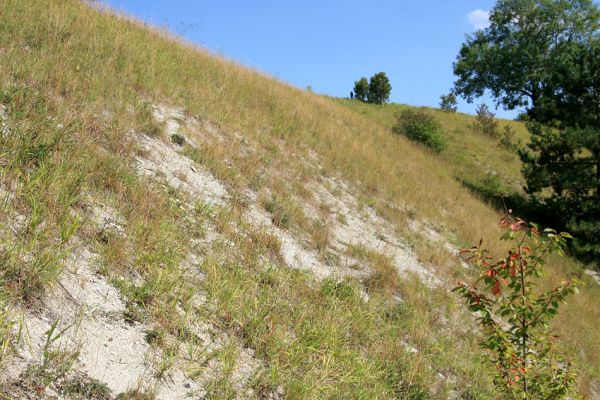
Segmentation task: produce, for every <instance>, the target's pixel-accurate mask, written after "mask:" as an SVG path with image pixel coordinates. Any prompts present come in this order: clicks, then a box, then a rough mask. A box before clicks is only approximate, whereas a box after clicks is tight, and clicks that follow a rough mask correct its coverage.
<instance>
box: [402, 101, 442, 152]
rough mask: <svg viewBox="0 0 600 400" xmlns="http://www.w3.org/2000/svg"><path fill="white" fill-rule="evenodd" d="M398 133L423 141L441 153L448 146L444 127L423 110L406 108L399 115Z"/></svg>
mask: <svg viewBox="0 0 600 400" xmlns="http://www.w3.org/2000/svg"><path fill="white" fill-rule="evenodd" d="M394 130H395V131H396V132H397V133H400V134H403V135H406V137H408V138H409V139H411V140H414V141H416V142H419V143H422V144H424V145H425V146H427V147H429V148H430V149H432V150H433V151H435V152H437V153H439V152H441V151H442V150H444V149H445V148H446V140H445V139H444V137H443V136H442V128H441V126H440V124H439V123H438V122H437V121H436V120H435V118H434V117H433V116H432V115H430V114H428V113H427V112H426V111H423V110H414V109H406V110H403V111H402V112H400V114H399V115H398V119H397V123H396V126H395V128H394Z"/></svg>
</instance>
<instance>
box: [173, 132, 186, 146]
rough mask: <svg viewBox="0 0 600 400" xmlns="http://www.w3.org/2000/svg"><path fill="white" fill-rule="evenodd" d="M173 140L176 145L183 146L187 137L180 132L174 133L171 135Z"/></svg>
mask: <svg viewBox="0 0 600 400" xmlns="http://www.w3.org/2000/svg"><path fill="white" fill-rule="evenodd" d="M171 142H173V143H175V144H176V145H179V146H183V145H184V144H185V137H183V135H181V134H179V133H174V134H172V135H171Z"/></svg>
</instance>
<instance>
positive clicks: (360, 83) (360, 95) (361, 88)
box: [354, 77, 369, 101]
mask: <svg viewBox="0 0 600 400" xmlns="http://www.w3.org/2000/svg"><path fill="white" fill-rule="evenodd" d="M368 95H369V81H368V80H367V78H365V77H362V78H360V79H359V80H357V81H356V82H354V98H355V99H358V100H360V101H367V96H368Z"/></svg>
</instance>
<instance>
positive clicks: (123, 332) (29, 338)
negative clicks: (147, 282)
mask: <svg viewBox="0 0 600 400" xmlns="http://www.w3.org/2000/svg"><path fill="white" fill-rule="evenodd" d="M95 259H96V255H95V254H93V253H91V252H89V251H88V250H86V249H82V250H80V252H79V253H78V254H77V255H76V256H75V257H74V258H73V259H72V260H71V262H70V263H69V264H68V265H67V268H66V270H65V271H64V272H63V274H62V276H61V278H60V281H59V285H58V287H56V288H55V290H52V291H51V292H50V293H49V294H48V295H47V297H46V299H44V302H43V304H44V308H43V309H42V310H41V311H40V312H39V313H33V312H31V311H26V312H24V314H23V332H24V338H23V339H24V340H22V342H21V344H20V346H19V348H18V349H17V355H16V357H13V358H12V359H11V360H9V368H7V371H8V375H7V376H5V377H4V380H8V381H11V380H13V381H14V380H16V379H18V378H19V376H20V375H21V374H22V373H23V372H24V371H25V370H26V368H27V367H29V366H31V365H38V364H42V363H43V362H44V359H45V358H46V357H48V355H47V354H48V353H47V352H48V350H52V351H60V352H70V353H76V354H77V363H76V365H75V368H76V370H77V371H79V372H82V373H84V374H85V375H86V376H88V377H90V378H92V379H95V380H97V381H99V382H103V383H105V384H106V385H107V386H108V388H109V389H110V390H111V391H112V392H113V394H115V395H116V394H119V393H122V392H125V391H127V390H129V389H135V388H141V387H145V388H152V389H153V390H154V391H155V393H156V394H157V397H156V398H157V399H164V400H167V399H187V398H190V399H191V398H196V397H194V396H196V395H197V394H198V393H202V389H201V387H200V386H199V385H198V384H197V383H196V382H195V381H193V380H191V379H189V378H187V377H186V376H185V375H184V374H183V373H182V372H181V371H180V370H178V369H176V368H174V369H173V370H172V371H171V372H170V374H168V378H169V379H167V380H158V379H157V378H156V371H155V367H154V364H153V363H152V361H153V360H155V359H157V358H158V357H160V353H159V352H157V351H156V350H154V349H152V348H151V347H150V345H149V344H148V343H147V341H146V339H145V338H146V333H147V331H148V330H149V327H148V326H147V325H145V324H140V323H134V324H131V323H128V322H126V321H125V320H124V319H123V313H124V311H125V304H124V302H123V301H122V300H121V298H120V295H119V293H118V291H117V290H116V289H115V288H114V287H113V286H111V285H110V284H109V283H108V282H107V281H106V280H105V279H104V278H103V277H102V276H99V275H97V274H96V272H95V270H94V263H95Z"/></svg>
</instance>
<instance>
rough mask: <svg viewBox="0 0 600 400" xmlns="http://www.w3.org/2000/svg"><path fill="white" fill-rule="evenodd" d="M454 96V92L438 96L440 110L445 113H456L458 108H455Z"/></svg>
mask: <svg viewBox="0 0 600 400" xmlns="http://www.w3.org/2000/svg"><path fill="white" fill-rule="evenodd" d="M456 104H457V102H456V95H455V94H454V92H452V91H451V92H450V93H448V94H445V95H444V94H443V95H441V96H440V109H441V110H442V111H446V112H456V110H457V109H458V107H457V106H456Z"/></svg>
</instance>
